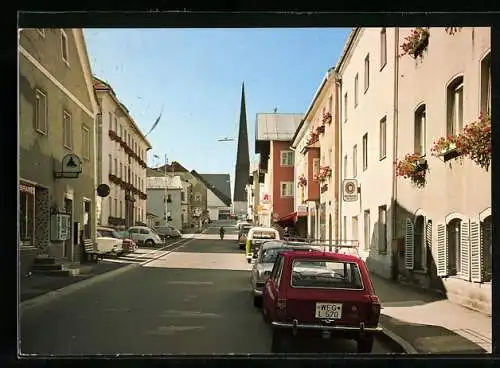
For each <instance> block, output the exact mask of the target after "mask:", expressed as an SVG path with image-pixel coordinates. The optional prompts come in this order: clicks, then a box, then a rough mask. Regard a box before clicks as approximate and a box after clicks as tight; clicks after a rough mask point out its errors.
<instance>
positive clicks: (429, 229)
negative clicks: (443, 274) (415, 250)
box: [424, 218, 434, 271]
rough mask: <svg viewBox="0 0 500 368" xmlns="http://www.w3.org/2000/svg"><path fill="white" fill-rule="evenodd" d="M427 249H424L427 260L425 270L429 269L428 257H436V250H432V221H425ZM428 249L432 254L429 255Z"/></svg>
mask: <svg viewBox="0 0 500 368" xmlns="http://www.w3.org/2000/svg"><path fill="white" fill-rule="evenodd" d="M425 220H426V221H425V249H424V255H425V256H424V259H425V268H426V269H427V265H428V264H429V261H430V260H428V259H427V257H429V254H430V255H431V256H432V255H434V249H432V222H431V221H430V220H427V218H426V219H425ZM427 249H429V250H430V253H427ZM428 271H430V270H428Z"/></svg>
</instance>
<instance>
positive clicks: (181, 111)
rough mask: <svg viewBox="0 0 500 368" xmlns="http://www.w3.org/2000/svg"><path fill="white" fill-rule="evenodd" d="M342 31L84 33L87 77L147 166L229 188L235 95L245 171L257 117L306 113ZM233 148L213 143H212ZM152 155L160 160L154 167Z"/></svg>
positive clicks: (333, 59)
mask: <svg viewBox="0 0 500 368" xmlns="http://www.w3.org/2000/svg"><path fill="white" fill-rule="evenodd" d="M350 30H351V29H350V28H250V29H249V28H247V29H222V28H219V29H213V28H212V29H200V28H196V29H187V28H184V29H86V30H84V35H85V40H86V43H87V49H88V53H89V58H90V61H91V67H92V72H93V73H94V75H96V76H97V77H98V78H100V79H102V80H104V81H106V82H107V83H109V84H110V85H111V87H112V88H113V90H114V91H115V93H116V95H117V97H118V99H119V100H120V101H121V102H122V103H123V104H124V105H125V106H126V107H127V108H128V110H129V112H130V115H131V116H132V118H133V119H134V120H135V122H136V123H137V124H138V126H139V128H140V129H141V130H142V132H143V133H144V134H146V133H147V132H148V131H149V130H150V128H151V127H152V125H153V123H154V121H155V120H156V118H157V117H158V115H159V114H160V112H162V117H161V119H160V122H159V124H158V126H157V127H156V128H155V129H154V130H153V132H151V134H150V135H148V137H147V138H148V139H149V141H150V143H151V145H152V146H153V148H152V149H151V150H150V151H149V153H148V164H149V165H151V166H157V165H160V164H163V158H164V156H165V155H166V156H167V159H168V161H169V162H171V161H178V162H179V163H180V164H181V165H183V166H184V167H185V168H187V169H188V170H193V169H194V170H196V171H197V172H199V173H203V174H205V173H221V174H222V173H227V174H230V177H231V190H233V188H234V171H235V165H236V146H237V137H238V123H239V116H240V101H241V86H242V83H243V82H244V84H245V100H246V114H247V124H248V125H247V129H248V137H249V141H248V146H249V151H250V152H249V155H250V162H253V161H255V159H256V158H257V156H256V154H255V140H254V137H255V118H256V114H257V113H262V112H273V111H274V109H275V108H277V111H278V112H282V113H305V112H306V110H307V108H308V107H309V105H310V103H311V101H312V99H313V97H314V94H315V92H316V90H317V88H318V87H319V85H320V83H321V81H322V79H323V77H324V76H325V74H326V72H327V71H328V69H329V68H331V67H333V66H335V64H336V63H337V61H338V59H339V57H340V55H341V53H342V50H343V48H344V44H345V41H346V40H347V36H348V34H349V32H350ZM224 137H228V138H234V139H235V140H234V141H232V142H231V141H229V142H219V141H217V139H220V138H224ZM153 155H158V156H160V157H161V158H162V159H161V162H160V161H159V160H158V159H155V158H154V157H153Z"/></svg>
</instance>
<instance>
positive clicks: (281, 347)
mask: <svg viewBox="0 0 500 368" xmlns="http://www.w3.org/2000/svg"><path fill="white" fill-rule="evenodd" d="M286 342H287V341H286V336H285V334H284V333H283V331H282V330H281V329H275V330H273V340H272V343H271V352H272V353H285V352H286Z"/></svg>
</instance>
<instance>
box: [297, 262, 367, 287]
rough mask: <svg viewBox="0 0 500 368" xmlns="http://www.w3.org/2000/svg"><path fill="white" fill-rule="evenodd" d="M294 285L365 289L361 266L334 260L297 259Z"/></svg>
mask: <svg viewBox="0 0 500 368" xmlns="http://www.w3.org/2000/svg"><path fill="white" fill-rule="evenodd" d="M292 287H299V288H300V287H305V288H308V287H311V288H325V289H353V290H361V289H363V282H362V281H361V273H360V271H359V267H358V265H357V264H356V263H354V262H342V261H333V260H316V259H311V260H295V261H293V264H292Z"/></svg>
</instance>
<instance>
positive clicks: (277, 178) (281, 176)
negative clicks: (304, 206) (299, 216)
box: [270, 141, 295, 217]
mask: <svg viewBox="0 0 500 368" xmlns="http://www.w3.org/2000/svg"><path fill="white" fill-rule="evenodd" d="M271 147H272V148H271V155H270V158H271V163H272V166H273V174H272V175H273V179H272V180H273V186H272V195H273V213H274V214H276V215H277V216H279V217H282V216H285V215H288V214H290V213H291V212H293V205H294V193H295V188H294V177H293V174H294V167H293V164H292V165H288V166H282V165H281V162H280V156H281V154H280V152H282V151H290V142H288V141H286V142H280V141H272V142H271ZM282 182H291V183H292V193H291V196H282V195H281V183H282Z"/></svg>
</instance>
